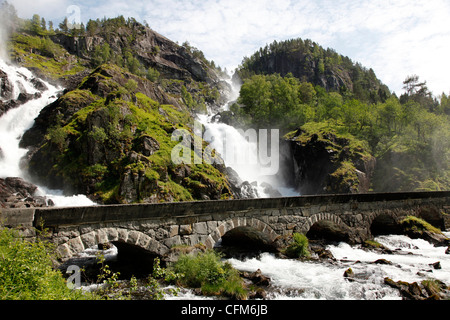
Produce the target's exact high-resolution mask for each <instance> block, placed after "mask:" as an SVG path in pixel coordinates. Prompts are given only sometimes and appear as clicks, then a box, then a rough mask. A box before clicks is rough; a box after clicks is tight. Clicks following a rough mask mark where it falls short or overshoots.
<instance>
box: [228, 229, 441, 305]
mask: <svg viewBox="0 0 450 320" xmlns="http://www.w3.org/2000/svg"><path fill="white" fill-rule="evenodd" d="M446 235H447V236H450V232H447V233H446ZM375 240H376V241H378V242H380V243H381V244H383V245H385V246H386V247H387V248H389V249H391V250H396V253H394V254H380V253H378V252H374V251H367V250H363V249H361V248H360V247H359V246H350V245H348V244H346V243H340V244H339V245H336V246H329V247H328V248H327V249H328V250H330V251H331V252H332V254H333V256H334V257H335V258H336V260H337V262H336V263H324V262H320V263H319V262H310V261H299V260H292V259H279V258H276V257H275V256H274V255H272V254H269V253H263V254H262V255H261V256H260V257H258V258H252V259H245V260H243V261H241V260H237V259H229V260H228V261H229V262H230V263H231V264H232V265H233V266H234V267H235V268H237V269H239V270H243V271H248V272H254V271H256V270H257V269H260V270H261V271H262V273H263V274H264V275H266V276H268V277H270V278H271V279H272V288H271V289H270V290H269V296H268V298H269V299H274V300H276V299H283V300H289V299H299V300H301V299H307V300H399V299H401V296H400V294H399V292H398V290H396V289H393V288H391V287H389V286H388V285H386V284H384V278H385V277H389V278H391V279H392V280H394V281H400V280H401V281H406V282H410V283H412V282H418V283H420V281H422V280H426V279H437V280H441V281H443V282H444V283H446V284H448V283H450V255H448V254H445V250H446V247H434V246H433V245H431V244H430V243H428V242H426V241H424V240H420V239H418V240H413V239H410V238H408V237H406V236H401V235H390V236H381V237H377V238H376V239H375ZM378 259H386V260H388V261H390V262H392V264H376V263H374V262H375V261H377V260H378ZM438 261H439V262H440V264H441V267H442V269H439V270H436V269H433V267H432V266H430V264H433V263H435V262H438ZM348 268H352V270H353V272H354V274H355V281H348V280H347V279H346V278H345V277H344V272H345V271H346V270H347V269H348Z"/></svg>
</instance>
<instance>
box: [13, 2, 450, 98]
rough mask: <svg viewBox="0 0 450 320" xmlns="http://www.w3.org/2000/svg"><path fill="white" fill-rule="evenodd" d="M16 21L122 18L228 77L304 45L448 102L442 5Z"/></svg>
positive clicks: (205, 10) (284, 6)
mask: <svg viewBox="0 0 450 320" xmlns="http://www.w3.org/2000/svg"><path fill="white" fill-rule="evenodd" d="M10 3H12V4H13V5H14V6H15V7H16V9H17V12H18V15H19V17H21V18H31V17H32V15H33V14H35V13H37V14H39V15H41V16H42V17H44V18H45V19H46V20H47V21H53V22H54V24H55V25H57V24H58V23H59V22H60V21H61V20H62V19H63V18H64V17H68V18H69V20H70V19H71V18H73V19H74V20H77V19H78V20H79V21H81V22H84V23H86V22H87V21H88V20H89V19H96V18H103V17H108V18H113V17H117V16H119V15H123V16H124V17H125V18H127V17H133V18H135V19H136V20H138V21H139V22H144V21H145V22H147V23H148V24H149V26H150V27H151V28H152V29H153V30H154V31H156V32H158V33H160V34H162V35H164V36H165V37H167V38H169V39H171V40H173V41H176V42H178V43H180V44H181V43H183V42H185V41H188V42H189V43H190V44H191V45H192V46H194V47H197V48H198V49H200V50H202V51H203V53H204V54H205V57H206V58H207V59H208V60H213V61H214V62H215V64H216V65H219V66H221V67H222V68H227V70H228V71H233V70H234V69H235V68H236V67H238V65H239V64H240V63H241V62H242V60H243V58H244V57H245V56H250V55H252V54H253V53H254V52H255V51H256V50H258V49H259V48H260V47H264V46H265V45H266V44H270V43H272V42H273V41H274V40H277V41H283V40H288V39H293V38H302V39H311V40H312V41H314V42H316V43H317V44H319V45H321V46H322V47H324V48H332V49H334V50H335V51H336V52H338V53H340V54H342V55H344V56H348V57H349V58H350V59H352V61H354V62H359V63H361V64H362V65H363V66H364V67H366V68H372V69H373V70H374V71H375V74H376V75H377V77H378V78H379V79H380V80H381V81H382V82H383V83H384V84H386V85H387V86H388V87H389V88H390V89H391V91H395V92H396V93H397V94H398V95H400V94H401V93H403V92H404V90H403V89H402V87H403V81H404V80H405V79H406V77H408V76H410V75H418V76H419V77H420V80H421V81H426V82H427V85H428V88H429V90H430V91H432V92H433V94H434V95H435V96H439V95H440V94H442V93H443V92H444V93H446V94H450V62H449V56H450V55H449V52H450V22H449V20H450V1H448V0H426V1H425V0H370V1H369V0H147V1H143V0H126V1H123V0H97V1H91V0H13V1H10Z"/></svg>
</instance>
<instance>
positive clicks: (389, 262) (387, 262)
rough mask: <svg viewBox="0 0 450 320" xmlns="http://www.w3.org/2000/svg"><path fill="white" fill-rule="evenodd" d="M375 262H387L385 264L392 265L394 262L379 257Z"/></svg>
mask: <svg viewBox="0 0 450 320" xmlns="http://www.w3.org/2000/svg"><path fill="white" fill-rule="evenodd" d="M373 263H374V264H385V265H392V262H391V261H389V260H386V259H378V260H376V261H374V262H373Z"/></svg>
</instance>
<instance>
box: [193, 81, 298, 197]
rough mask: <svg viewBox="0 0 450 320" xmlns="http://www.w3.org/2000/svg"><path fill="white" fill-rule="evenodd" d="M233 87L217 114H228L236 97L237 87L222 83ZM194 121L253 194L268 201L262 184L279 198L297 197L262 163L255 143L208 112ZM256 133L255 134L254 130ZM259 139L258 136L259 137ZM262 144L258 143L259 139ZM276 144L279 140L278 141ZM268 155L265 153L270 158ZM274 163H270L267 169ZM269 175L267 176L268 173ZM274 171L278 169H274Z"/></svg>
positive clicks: (268, 131) (229, 82)
mask: <svg viewBox="0 0 450 320" xmlns="http://www.w3.org/2000/svg"><path fill="white" fill-rule="evenodd" d="M224 81H226V82H227V83H228V84H229V85H230V87H231V88H232V90H231V93H230V96H229V97H228V101H229V102H227V103H226V104H225V105H224V106H223V107H222V108H221V110H220V111H228V110H229V108H230V104H232V103H233V102H234V101H235V100H236V99H237V98H238V97H239V90H240V88H239V87H238V86H236V85H235V84H234V83H232V81H231V80H230V79H226V80H224ZM197 120H198V121H199V122H200V123H201V124H203V125H204V127H205V132H207V134H204V136H203V138H204V140H205V141H207V142H208V143H209V144H210V146H211V147H212V148H213V149H215V150H216V151H217V152H218V153H219V154H220V155H221V157H222V159H223V160H224V163H225V165H226V166H227V167H231V168H232V169H233V170H234V171H236V173H237V174H238V175H239V177H240V178H241V180H242V181H247V182H249V183H250V184H251V185H252V186H253V190H254V192H255V193H256V194H257V197H259V198H269V197H270V196H271V195H270V192H268V191H267V189H266V188H265V187H264V186H265V183H266V184H269V185H270V186H272V187H274V188H275V189H276V190H277V191H278V192H280V194H281V195H282V196H289V197H291V196H298V195H299V194H298V192H296V191H295V190H294V189H293V188H289V187H286V186H284V185H283V183H280V181H278V179H277V177H276V174H275V173H274V172H273V170H271V168H269V166H268V165H263V164H261V155H260V153H259V147H261V146H258V142H257V141H255V140H252V139H249V138H248V137H246V136H244V135H243V132H242V131H239V130H237V129H236V128H234V127H233V126H230V125H228V124H225V123H221V122H218V121H214V114H213V113H212V112H211V110H208V114H201V115H197ZM255 132H256V131H255ZM267 135H268V136H269V139H271V137H272V136H271V135H272V131H271V130H270V129H268V130H267ZM258 138H259V139H261V136H259V137H258ZM259 141H261V140H259ZM277 143H278V141H277ZM270 153H271V152H270V151H269V152H268V153H267V156H269V154H270ZM274 156H275V155H274V154H270V157H271V161H274V159H275V158H274ZM272 165H274V162H270V166H272ZM270 171H272V172H271V173H269V174H267V172H270ZM276 171H277V170H276ZM244 192H245V191H244Z"/></svg>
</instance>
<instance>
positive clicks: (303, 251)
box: [284, 233, 311, 259]
mask: <svg viewBox="0 0 450 320" xmlns="http://www.w3.org/2000/svg"><path fill="white" fill-rule="evenodd" d="M284 253H285V254H286V255H287V256H288V257H290V258H295V259H297V258H309V257H310V255H311V253H310V252H309V241H308V238H307V237H306V236H305V235H304V234H301V233H294V234H293V235H292V242H291V244H289V246H288V247H287V248H286V249H285V251H284Z"/></svg>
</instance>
